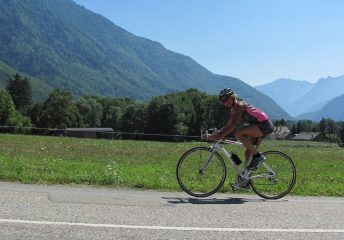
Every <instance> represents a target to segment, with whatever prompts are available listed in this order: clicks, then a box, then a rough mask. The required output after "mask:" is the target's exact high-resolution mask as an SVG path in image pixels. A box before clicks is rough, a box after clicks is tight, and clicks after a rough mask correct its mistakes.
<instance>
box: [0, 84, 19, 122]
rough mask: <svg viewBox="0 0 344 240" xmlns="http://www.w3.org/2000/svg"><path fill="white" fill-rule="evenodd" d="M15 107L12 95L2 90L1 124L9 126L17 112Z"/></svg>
mask: <svg viewBox="0 0 344 240" xmlns="http://www.w3.org/2000/svg"><path fill="white" fill-rule="evenodd" d="M15 111H16V110H15V106H14V103H13V100H12V99H11V95H10V94H9V93H8V92H6V91H4V90H1V89H0V124H1V125H6V124H8V120H9V119H10V117H11V116H12V115H13V114H14V112H15Z"/></svg>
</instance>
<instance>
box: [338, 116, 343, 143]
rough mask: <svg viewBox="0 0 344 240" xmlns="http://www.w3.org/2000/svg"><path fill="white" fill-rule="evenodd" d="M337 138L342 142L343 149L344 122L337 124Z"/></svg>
mask: <svg viewBox="0 0 344 240" xmlns="http://www.w3.org/2000/svg"><path fill="white" fill-rule="evenodd" d="M338 136H339V138H340V141H341V142H342V146H343V147H344V122H340V123H339V124H338Z"/></svg>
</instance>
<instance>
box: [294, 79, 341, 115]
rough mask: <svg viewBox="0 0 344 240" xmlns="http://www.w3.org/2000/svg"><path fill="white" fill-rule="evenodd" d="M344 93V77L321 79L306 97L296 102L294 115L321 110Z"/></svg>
mask: <svg viewBox="0 0 344 240" xmlns="http://www.w3.org/2000/svg"><path fill="white" fill-rule="evenodd" d="M343 93H344V75H343V76H339V77H327V78H321V79H319V80H318V81H317V83H316V84H315V85H314V87H313V88H312V89H311V90H310V91H309V92H307V93H306V94H305V95H304V96H302V97H301V98H299V99H297V100H296V101H294V103H293V106H294V114H295V115H299V114H302V113H307V112H314V111H318V110H320V109H321V108H322V107H323V106H325V104H326V103H327V102H329V101H330V100H331V99H333V98H335V97H337V96H339V95H341V94H343Z"/></svg>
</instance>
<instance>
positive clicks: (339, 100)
mask: <svg viewBox="0 0 344 240" xmlns="http://www.w3.org/2000/svg"><path fill="white" fill-rule="evenodd" d="M343 106H344V94H342V95H340V96H339V97H336V98H334V99H332V100H330V101H329V102H327V103H326V104H325V106H324V107H322V108H321V110H319V111H316V112H311V113H306V114H302V115H301V116H299V117H298V118H300V119H311V120H314V121H320V120H321V119H322V118H331V119H333V120H335V121H344V108H343Z"/></svg>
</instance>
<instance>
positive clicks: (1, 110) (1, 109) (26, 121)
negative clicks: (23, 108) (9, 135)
mask: <svg viewBox="0 0 344 240" xmlns="http://www.w3.org/2000/svg"><path fill="white" fill-rule="evenodd" d="M0 125H9V126H17V127H30V126H31V121H30V118H28V117H26V116H23V115H22V114H21V113H20V112H18V111H16V109H15V106H14V103H13V100H12V98H11V96H10V94H9V93H8V92H6V91H4V90H0Z"/></svg>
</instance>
